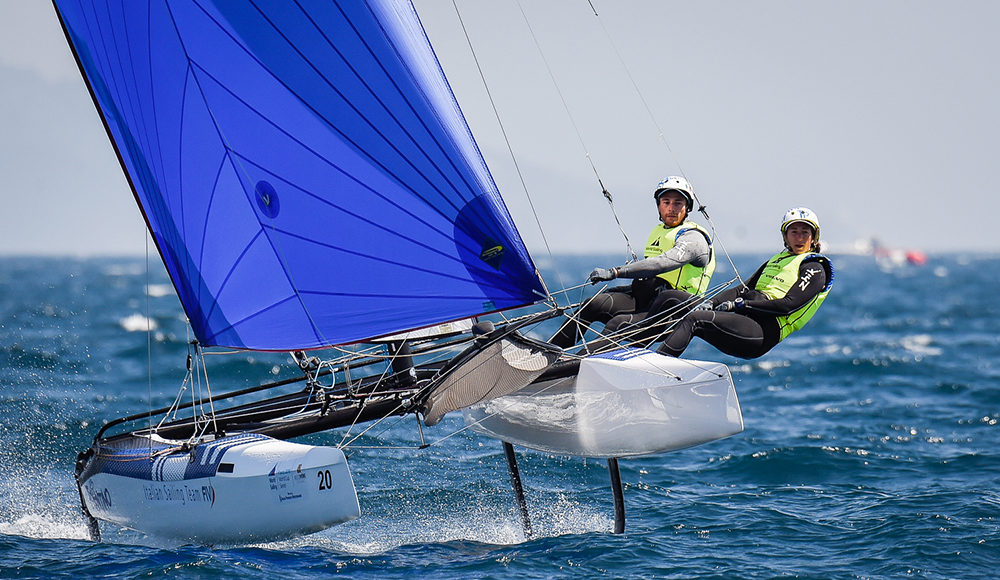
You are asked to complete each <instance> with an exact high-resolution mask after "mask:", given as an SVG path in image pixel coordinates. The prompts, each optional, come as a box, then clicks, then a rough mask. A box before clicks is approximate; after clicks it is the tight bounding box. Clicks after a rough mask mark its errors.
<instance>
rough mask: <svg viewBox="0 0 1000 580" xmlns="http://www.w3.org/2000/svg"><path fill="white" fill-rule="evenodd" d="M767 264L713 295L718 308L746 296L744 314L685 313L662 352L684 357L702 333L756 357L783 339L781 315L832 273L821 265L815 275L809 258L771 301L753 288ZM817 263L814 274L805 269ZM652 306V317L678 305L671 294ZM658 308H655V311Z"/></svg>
mask: <svg viewBox="0 0 1000 580" xmlns="http://www.w3.org/2000/svg"><path fill="white" fill-rule="evenodd" d="M766 265H767V263H766V262H765V263H764V264H763V265H761V267H760V268H758V269H757V272H755V273H754V275H753V276H751V277H750V279H749V280H747V281H746V283H745V284H742V285H740V286H738V287H736V288H730V289H729V290H726V291H725V292H722V293H720V294H718V295H717V296H715V298H713V299H712V306H713V307H714V306H718V305H719V304H722V303H723V302H726V301H732V300H735V299H736V298H743V308H742V309H741V310H740V311H739V312H715V311H711V310H696V311H694V312H691V313H689V314H688V315H687V316H685V317H684V318H683V319H682V320H681V321H680V322H678V323H677V325H676V326H674V328H673V331H672V332H671V333H670V335H669V336H667V339H666V340H664V341H663V344H662V345H660V348H659V352H661V353H663V354H668V355H671V356H680V355H681V353H683V352H684V350H685V349H686V348H687V346H688V344H689V343H690V342H691V338H692V337H695V336H697V337H699V338H701V339H702V340H704V341H705V342H707V343H709V344H711V345H712V346H714V347H715V348H717V349H719V350H720V351H722V352H724V353H726V354H728V355H732V356H735V357H739V358H746V359H750V358H757V357H759V356H763V355H764V354H765V353H767V351H769V350H771V349H772V348H774V345H776V344H778V342H779V341H780V340H781V327H780V325H779V323H778V317H779V316H786V315H788V314H791V313H792V312H795V311H796V310H798V309H799V308H802V307H803V306H805V305H806V303H807V302H809V301H810V300H812V299H813V297H814V296H816V295H817V294H819V293H820V292H822V291H823V289H824V288H825V287H826V283H827V275H828V272H827V270H826V268H820V270H821V273H820V274H818V275H817V274H816V273H815V270H816V268H815V265H816V262H814V261H804V262H802V264H801V265H800V266H799V279H798V281H796V282H795V283H794V284H793V285H792V288H791V289H790V290H789V291H788V294H786V295H785V297H784V298H781V299H779V300H771V299H769V298H768V297H767V296H766V295H764V294H763V293H762V292H759V291H757V290H753V289H752V288H754V287H755V286H756V285H757V280H758V279H760V275H761V273H762V272H763V271H764V267H765V266H766ZM809 266H813V268H812V270H813V271H812V272H811V273H806V271H807V269H808V268H809ZM656 302H657V303H656V304H654V305H653V306H652V307H650V313H651V314H650V315H651V316H652V315H654V314H655V313H656V312H661V311H663V310H665V309H669V308H673V307H676V306H677V303H676V302H671V300H670V299H669V296H664V299H663V300H657V301H656ZM654 309H656V310H654Z"/></svg>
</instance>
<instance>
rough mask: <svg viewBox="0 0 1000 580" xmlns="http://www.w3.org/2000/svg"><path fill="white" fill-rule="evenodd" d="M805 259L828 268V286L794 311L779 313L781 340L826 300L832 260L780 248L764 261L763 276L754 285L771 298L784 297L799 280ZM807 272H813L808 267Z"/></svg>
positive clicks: (806, 319)
mask: <svg viewBox="0 0 1000 580" xmlns="http://www.w3.org/2000/svg"><path fill="white" fill-rule="evenodd" d="M803 262H816V263H817V264H818V265H820V266H822V267H823V268H824V269H825V270H826V286H825V287H824V288H823V290H822V291H821V292H820V293H819V294H817V295H815V296H813V298H812V300H810V301H809V302H806V303H805V304H804V305H803V306H802V307H801V308H799V309H798V310H796V311H795V312H792V313H791V314H787V315H785V316H778V317H777V320H778V325H779V327H780V329H781V335H780V337H779V338H778V342H781V341H782V340H785V337H787V336H788V335H789V334H791V333H793V332H795V331H796V330H798V329H800V328H802V327H803V326H805V325H806V323H807V322H809V319H810V318H812V317H813V314H815V313H816V311H817V310H819V307H820V305H821V304H823V301H824V300H826V296H827V294H829V293H830V287H832V286H833V264H832V263H830V259H829V258H827V257H826V256H824V255H822V254H817V253H816V252H805V253H803V254H798V255H796V254H789V253H788V252H780V253H778V254H775V255H774V256H773V257H772V258H771V259H770V260H768V261H767V264H765V265H764V270H763V271H761V274H760V278H758V279H757V284H756V285H755V287H754V289H755V290H758V291H760V292H762V293H764V294H765V295H767V297H768V298H770V299H771V300H781V299H782V298H784V297H785V296H786V295H787V294H788V291H789V290H791V289H792V285H793V284H795V283H796V282H797V281H798V279H799V267H800V266H801V265H802V263H803ZM806 275H807V276H810V275H811V274H809V272H808V271H807V272H806Z"/></svg>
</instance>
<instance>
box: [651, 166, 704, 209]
mask: <svg viewBox="0 0 1000 580" xmlns="http://www.w3.org/2000/svg"><path fill="white" fill-rule="evenodd" d="M665 191H679V192H680V194H681V195H683V196H684V199H685V200H687V210H688V211H691V208H693V207H694V188H693V187H691V184H690V183H688V180H686V179H684V178H683V177H677V176H676V175H671V176H670V177H665V178H663V181H661V182H659V183H657V184H656V189H655V190H654V191H653V199H656V200H659V199H660V194H661V193H663V192H665Z"/></svg>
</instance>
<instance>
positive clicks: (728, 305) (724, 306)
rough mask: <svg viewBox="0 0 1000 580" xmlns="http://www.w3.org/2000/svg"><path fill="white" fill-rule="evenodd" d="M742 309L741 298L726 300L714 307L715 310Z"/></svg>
mask: <svg viewBox="0 0 1000 580" xmlns="http://www.w3.org/2000/svg"><path fill="white" fill-rule="evenodd" d="M740 310H743V299H742V298H737V299H736V300H726V301H725V302H722V303H720V304H719V305H717V306H716V307H715V311H716V312H739V311H740Z"/></svg>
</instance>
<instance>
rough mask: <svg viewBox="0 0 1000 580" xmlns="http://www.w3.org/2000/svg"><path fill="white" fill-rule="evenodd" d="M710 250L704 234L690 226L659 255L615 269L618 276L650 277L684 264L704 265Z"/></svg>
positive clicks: (708, 257) (709, 255)
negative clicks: (670, 246)
mask: <svg viewBox="0 0 1000 580" xmlns="http://www.w3.org/2000/svg"><path fill="white" fill-rule="evenodd" d="M711 251H712V250H711V247H710V246H709V245H708V239H706V238H705V235H704V234H703V233H701V232H699V231H698V230H696V229H694V228H692V229H690V230H687V231H686V232H683V233H682V234H681V235H680V236H678V238H677V241H676V242H675V243H674V247H672V248H670V249H669V250H667V251H666V252H664V253H662V254H660V255H659V256H655V257H652V258H646V259H645V260H639V261H638V262H633V263H631V264H626V265H624V266H618V267H617V268H616V270H617V271H618V277H619V278H652V277H653V276H656V275H658V274H663V273H664V272H669V271H671V270H676V269H677V268H680V267H681V266H683V265H684V264H692V265H694V266H698V267H699V268H701V267H704V266H706V265H708V261H709V259H710V258H711V256H712V254H711Z"/></svg>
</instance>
